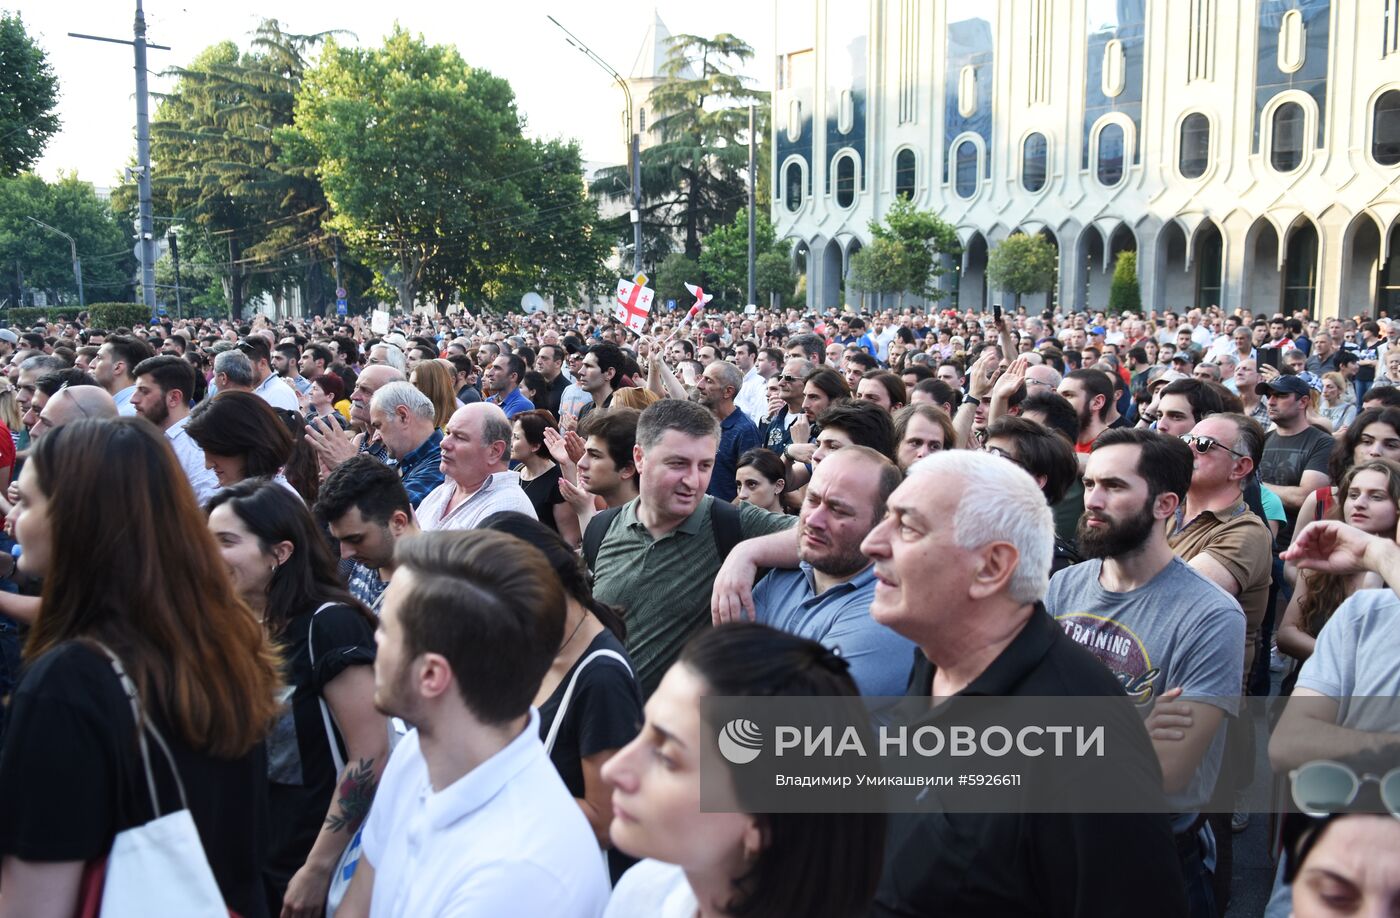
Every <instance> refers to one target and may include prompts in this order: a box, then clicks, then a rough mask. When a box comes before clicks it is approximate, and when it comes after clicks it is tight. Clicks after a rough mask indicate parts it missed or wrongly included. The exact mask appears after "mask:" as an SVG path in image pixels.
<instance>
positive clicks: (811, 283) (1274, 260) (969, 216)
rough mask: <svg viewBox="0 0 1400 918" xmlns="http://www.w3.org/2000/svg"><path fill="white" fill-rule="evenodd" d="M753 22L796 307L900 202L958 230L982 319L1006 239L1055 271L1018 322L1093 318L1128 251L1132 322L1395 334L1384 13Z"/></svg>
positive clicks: (1084, 0) (863, 11)
mask: <svg viewBox="0 0 1400 918" xmlns="http://www.w3.org/2000/svg"><path fill="white" fill-rule="evenodd" d="M775 5H776V17H777V18H776V36H777V50H778V59H777V74H776V82H775V91H774V93H773V144H772V147H773V160H772V163H771V168H772V170H773V182H772V188H773V195H774V199H773V202H772V212H773V219H774V223H775V225H776V226H777V228H778V233H779V235H780V236H783V237H786V238H790V239H792V240H793V242H794V248H795V252H796V257H797V258H798V259H799V266H800V267H803V268H804V269H805V271H806V273H807V298H808V306H809V307H812V308H824V307H828V306H835V305H839V304H840V303H841V301H842V299H843V295H845V293H846V291H845V289H844V288H845V278H846V274H847V272H848V270H849V266H850V258H851V255H853V254H854V253H855V252H856V251H858V250H859V249H860V247H861V246H862V245H864V244H866V243H867V242H868V241H869V238H870V232H869V228H868V224H869V223H870V221H871V220H872V219H879V218H880V217H882V216H883V214H884V213H885V212H886V211H887V210H888V209H889V207H890V205H891V204H892V203H893V202H894V201H895V200H896V199H897V197H899V196H903V197H908V198H910V199H911V200H912V201H913V203H914V204H915V205H916V206H918V207H919V208H920V209H923V210H931V211H934V212H936V213H937V214H939V215H940V216H941V217H942V218H943V219H944V220H946V221H948V222H949V223H950V224H952V225H953V226H955V227H956V228H957V231H958V236H959V239H960V240H961V242H962V245H963V253H962V256H961V258H960V259H958V260H955V261H954V262H953V263H950V264H949V265H948V267H949V268H950V269H951V270H949V272H948V273H947V274H946V275H945V276H944V277H943V278H942V282H943V286H944V287H945V288H946V289H948V290H949V292H950V293H951V294H954V295H955V296H956V302H957V303H958V305H959V306H960V307H962V308H966V307H968V306H972V307H973V308H977V307H978V306H979V305H985V304H988V303H991V302H999V301H1002V295H1001V293H1000V292H999V291H997V290H991V289H988V287H989V285H988V283H987V278H986V264H987V256H988V252H989V250H990V249H992V248H994V247H995V246H996V245H997V244H998V243H999V242H1000V241H1001V240H1003V239H1005V238H1006V237H1007V236H1009V235H1011V234H1013V233H1017V232H1024V233H1042V234H1044V235H1045V236H1046V237H1047V238H1048V239H1049V240H1050V241H1051V242H1053V243H1054V244H1055V245H1056V247H1057V249H1058V251H1059V272H1058V278H1057V281H1056V289H1055V290H1054V291H1053V293H1051V294H1049V295H1047V296H1041V297H1034V298H1028V299H1027V300H1026V301H1025V302H1026V305H1028V306H1030V307H1032V308H1043V307H1044V306H1045V305H1046V304H1047V302H1048V303H1049V304H1050V305H1052V306H1057V307H1059V308H1063V309H1084V308H1089V309H1100V308H1103V307H1104V306H1106V305H1107V302H1108V290H1109V284H1110V280H1111V276H1112V272H1113V266H1114V262H1115V260H1116V258H1117V257H1118V255H1119V253H1121V252H1123V251H1126V250H1135V251H1136V252H1137V258H1138V277H1139V281H1140V285H1141V290H1142V299H1143V305H1144V307H1145V308H1152V309H1173V310H1177V311H1181V310H1184V309H1189V308H1192V307H1195V306H1208V305H1212V304H1218V305H1219V306H1221V307H1223V308H1225V309H1226V310H1233V309H1236V308H1240V307H1245V308H1250V309H1252V310H1254V311H1255V312H1256V313H1258V312H1265V313H1272V312H1274V311H1277V310H1288V311H1292V310H1294V309H1300V308H1301V309H1308V310H1311V311H1312V313H1313V314H1314V315H1317V316H1324V315H1364V314H1373V315H1374V314H1376V313H1377V312H1378V311H1379V310H1388V311H1389V314H1390V315H1392V316H1396V315H1400V257H1397V254H1400V0H776V4H775ZM856 295H857V294H856V291H851V292H850V294H849V295H845V299H846V300H847V301H853V300H854V299H855V297H856ZM1006 301H1007V302H1009V301H1010V297H1009V296H1008V297H1007V298H1006Z"/></svg>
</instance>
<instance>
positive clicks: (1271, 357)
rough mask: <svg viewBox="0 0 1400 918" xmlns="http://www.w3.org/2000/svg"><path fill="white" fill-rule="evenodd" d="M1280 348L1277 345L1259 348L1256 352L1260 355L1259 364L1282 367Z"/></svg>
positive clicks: (1276, 367) (1275, 367)
mask: <svg viewBox="0 0 1400 918" xmlns="http://www.w3.org/2000/svg"><path fill="white" fill-rule="evenodd" d="M1280 350H1281V348H1277V347H1261V348H1258V349H1257V351H1256V353H1258V355H1259V366H1261V367H1273V368H1274V369H1275V370H1277V369H1280V367H1279V359H1278V358H1279V351H1280Z"/></svg>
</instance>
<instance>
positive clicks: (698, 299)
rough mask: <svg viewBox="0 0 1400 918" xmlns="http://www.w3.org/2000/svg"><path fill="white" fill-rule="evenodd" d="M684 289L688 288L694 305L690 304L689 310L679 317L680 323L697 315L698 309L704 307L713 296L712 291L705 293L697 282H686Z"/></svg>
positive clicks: (682, 323)
mask: <svg viewBox="0 0 1400 918" xmlns="http://www.w3.org/2000/svg"><path fill="white" fill-rule="evenodd" d="M685 289H687V290H689V291H690V293H691V295H692V296H694V297H695V305H693V306H691V307H690V311H689V312H687V313H686V314H685V318H683V319H681V321H680V324H681V325H684V324H685V323H687V322H689V321H690V320H691V319H693V318H695V317H696V316H698V315H699V314H700V311H701V310H702V309H704V308H705V304H706V303H708V302H709V301H710V300H713V299H714V298H715V295H714V294H713V293H706V292H705V288H704V287H701V286H699V285H698V284H686V285H685Z"/></svg>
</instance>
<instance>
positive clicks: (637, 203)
mask: <svg viewBox="0 0 1400 918" xmlns="http://www.w3.org/2000/svg"><path fill="white" fill-rule="evenodd" d="M546 18H547V19H549V21H550V22H552V23H554V24H555V25H556V26H558V27H559V31H561V32H563V33H564V35H565V36H567V37H566V38H565V39H564V40H565V41H567V42H568V43H569V44H571V45H573V46H574V47H575V48H577V49H579V50H580V51H582V52H583V55H584V57H586V58H588V59H589V60H590V61H592V62H593V63H595V64H597V65H598V66H599V67H602V68H603V70H605V71H606V72H607V74H608V76H610V77H612V78H613V79H614V80H616V81H617V85H619V86H621V87H622V95H623V96H624V97H625V98H626V100H627V165H628V168H627V171H628V173H629V174H630V176H631V179H632V268H633V270H634V271H635V272H636V273H637V274H641V273H642V155H641V137H640V135H639V134H637V133H636V132H634V131H633V130H632V90H631V89H630V88H629V87H628V86H627V81H626V80H624V79H623V78H622V75H621V74H620V73H618V72H617V71H616V70H614V69H613V68H612V65H610V64H609V63H608V62H607V61H605V60H603V59H602V58H601V57H599V56H598V55H597V53H596V52H595V51H594V50H593V49H592V48H590V47H588V46H587V45H585V44H584V43H583V40H582V39H580V38H579V37H578V36H576V35H575V34H574V33H573V32H570V31H569V30H568V29H566V28H564V25H563V23H561V22H560V21H559V20H558V19H555V18H554V17H553V16H546Z"/></svg>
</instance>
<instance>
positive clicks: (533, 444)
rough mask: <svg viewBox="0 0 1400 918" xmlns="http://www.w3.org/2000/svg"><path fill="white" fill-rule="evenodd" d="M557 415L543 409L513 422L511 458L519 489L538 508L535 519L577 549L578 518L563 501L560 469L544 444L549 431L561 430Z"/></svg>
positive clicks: (579, 536) (524, 413) (529, 412)
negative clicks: (518, 472)
mask: <svg viewBox="0 0 1400 918" xmlns="http://www.w3.org/2000/svg"><path fill="white" fill-rule="evenodd" d="M558 426H559V425H558V422H556V421H555V420H554V415H552V414H550V413H549V412H548V411H545V410H544V409H541V408H537V409H535V410H534V411H522V412H520V413H519V414H517V415H516V416H515V417H514V418H513V419H512V424H511V429H512V431H513V433H512V434H511V438H510V458H511V460H512V461H513V462H518V463H520V487H522V488H524V489H525V496H526V497H528V498H530V503H531V504H533V505H534V507H535V516H536V517H538V518H539V521H540V522H541V523H544V524H545V525H546V526H548V527H549V528H550V529H552V530H554V531H555V532H557V533H559V535H560V536H562V537H563V539H564V541H565V542H568V543H569V544H570V545H572V546H574V547H575V548H577V547H578V546H579V545H581V544H582V542H583V535H582V533H580V532H579V528H578V515H577V514H576V513H574V511H573V508H572V507H570V506H569V505H568V504H566V503H565V502H564V495H563V494H562V493H561V492H560V490H559V475H560V472H559V466H558V465H556V464H555V462H554V460H553V459H552V458H551V457H550V455H549V449H548V448H547V447H546V446H545V445H544V432H545V430H546V429H547V428H550V427H558Z"/></svg>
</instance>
